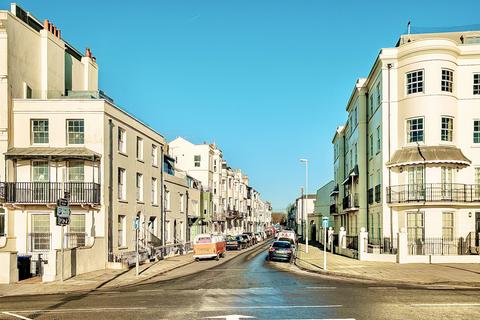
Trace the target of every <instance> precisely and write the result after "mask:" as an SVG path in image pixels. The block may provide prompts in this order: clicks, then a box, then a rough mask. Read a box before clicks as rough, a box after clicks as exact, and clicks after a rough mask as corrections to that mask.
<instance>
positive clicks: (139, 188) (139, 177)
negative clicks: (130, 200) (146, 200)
mask: <svg viewBox="0 0 480 320" xmlns="http://www.w3.org/2000/svg"><path fill="white" fill-rule="evenodd" d="M135 190H136V199H137V202H143V191H144V188H143V173H141V172H137V174H136V175H135Z"/></svg>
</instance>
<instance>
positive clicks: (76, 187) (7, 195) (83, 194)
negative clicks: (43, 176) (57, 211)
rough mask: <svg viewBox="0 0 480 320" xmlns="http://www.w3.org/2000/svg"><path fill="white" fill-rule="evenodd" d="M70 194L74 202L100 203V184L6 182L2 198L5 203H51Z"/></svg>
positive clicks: (0, 192)
mask: <svg viewBox="0 0 480 320" xmlns="http://www.w3.org/2000/svg"><path fill="white" fill-rule="evenodd" d="M65 192H68V193H69V194H70V203H72V204H99V203H100V184H98V183H94V182H4V183H1V184H0V198H1V201H3V202H5V203H20V204H51V203H56V202H57V200H58V199H59V198H63V197H64V194H65Z"/></svg>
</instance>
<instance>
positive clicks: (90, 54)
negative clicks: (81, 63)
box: [85, 48, 92, 58]
mask: <svg viewBox="0 0 480 320" xmlns="http://www.w3.org/2000/svg"><path fill="white" fill-rule="evenodd" d="M85 56H86V57H89V58H91V57H92V52H91V51H90V48H86V49H85Z"/></svg>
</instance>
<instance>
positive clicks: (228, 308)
mask: <svg viewBox="0 0 480 320" xmlns="http://www.w3.org/2000/svg"><path fill="white" fill-rule="evenodd" d="M341 307H343V305H341V304H330V305H318V306H231V307H206V308H203V309H202V311H215V310H230V309H315V308H341Z"/></svg>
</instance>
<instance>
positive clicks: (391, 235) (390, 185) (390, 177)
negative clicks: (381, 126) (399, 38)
mask: <svg viewBox="0 0 480 320" xmlns="http://www.w3.org/2000/svg"><path fill="white" fill-rule="evenodd" d="M392 66H393V65H392V64H391V63H388V64H387V68H388V97H387V100H388V115H387V117H388V119H387V120H388V121H387V123H388V162H390V161H391V160H392V155H391V133H390V132H391V130H390V125H391V124H390V113H391V110H390V109H391V106H390V94H391V92H390V70H391V69H392ZM388 187H389V188H390V192H391V191H392V169H391V167H388ZM390 195H391V194H390ZM389 209H390V242H392V241H393V209H392V207H391V206H390V208H389Z"/></svg>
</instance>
